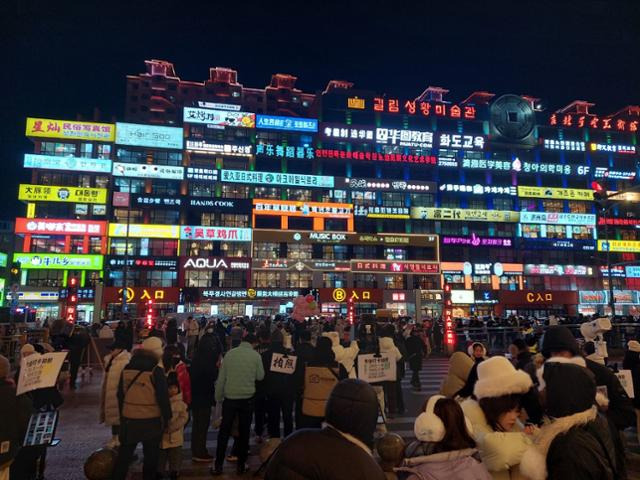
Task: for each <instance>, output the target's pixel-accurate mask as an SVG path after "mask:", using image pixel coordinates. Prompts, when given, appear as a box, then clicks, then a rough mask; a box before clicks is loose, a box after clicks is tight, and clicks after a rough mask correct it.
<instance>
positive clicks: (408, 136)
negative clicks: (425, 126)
mask: <svg viewBox="0 0 640 480" xmlns="http://www.w3.org/2000/svg"><path fill="white" fill-rule="evenodd" d="M376 143H379V144H383V145H399V146H401V147H414V148H432V147H433V132H422V131H419V130H398V129H396V128H376Z"/></svg>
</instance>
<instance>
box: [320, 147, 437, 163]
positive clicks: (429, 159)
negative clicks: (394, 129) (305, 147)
mask: <svg viewBox="0 0 640 480" xmlns="http://www.w3.org/2000/svg"><path fill="white" fill-rule="evenodd" d="M316 157H318V158H335V159H338V160H364V161H373V162H390V163H419V164H425V165H435V164H436V160H437V159H436V157H434V156H432V155H407V154H402V153H378V152H351V151H345V150H336V149H318V150H316Z"/></svg>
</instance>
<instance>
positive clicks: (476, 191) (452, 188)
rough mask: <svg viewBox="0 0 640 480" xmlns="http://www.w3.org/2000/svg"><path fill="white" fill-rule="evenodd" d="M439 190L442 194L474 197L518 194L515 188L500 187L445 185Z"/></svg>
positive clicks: (477, 184)
mask: <svg viewBox="0 0 640 480" xmlns="http://www.w3.org/2000/svg"><path fill="white" fill-rule="evenodd" d="M439 190H440V191H441V192H454V193H457V192H459V193H471V194H473V195H512V196H515V195H517V194H518V191H517V189H516V187H515V186H498V185H480V184H479V183H476V184H475V185H461V184H452V183H444V184H442V185H440V187H439Z"/></svg>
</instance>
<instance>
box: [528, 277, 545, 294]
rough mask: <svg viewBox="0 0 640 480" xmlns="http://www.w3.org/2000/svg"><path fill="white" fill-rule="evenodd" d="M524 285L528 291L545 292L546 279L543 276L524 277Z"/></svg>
mask: <svg viewBox="0 0 640 480" xmlns="http://www.w3.org/2000/svg"><path fill="white" fill-rule="evenodd" d="M524 284H525V288H526V289H527V290H534V291H538V290H545V288H544V277H543V276H542V275H539V276H531V277H524Z"/></svg>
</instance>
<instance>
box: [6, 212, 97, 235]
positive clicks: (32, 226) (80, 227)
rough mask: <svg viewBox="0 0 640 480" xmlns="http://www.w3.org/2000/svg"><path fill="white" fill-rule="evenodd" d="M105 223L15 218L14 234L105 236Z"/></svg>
mask: <svg viewBox="0 0 640 480" xmlns="http://www.w3.org/2000/svg"><path fill="white" fill-rule="evenodd" d="M106 231H107V222H100V221H93V220H66V219H53V218H20V217H19V218H16V227H15V232H16V233H33V234H38V235H94V236H97V237H103V236H105V234H106Z"/></svg>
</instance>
